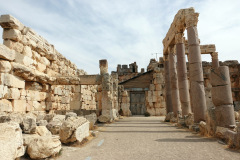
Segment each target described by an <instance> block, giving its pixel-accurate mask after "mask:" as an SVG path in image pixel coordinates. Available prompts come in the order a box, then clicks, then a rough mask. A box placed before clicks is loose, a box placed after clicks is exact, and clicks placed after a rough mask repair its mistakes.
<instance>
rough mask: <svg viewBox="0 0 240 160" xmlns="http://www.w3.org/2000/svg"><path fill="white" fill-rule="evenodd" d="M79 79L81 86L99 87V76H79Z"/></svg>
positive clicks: (100, 81)
mask: <svg viewBox="0 0 240 160" xmlns="http://www.w3.org/2000/svg"><path fill="white" fill-rule="evenodd" d="M79 77H80V79H81V80H80V84H81V85H99V84H101V83H102V76H101V75H81V76H79Z"/></svg>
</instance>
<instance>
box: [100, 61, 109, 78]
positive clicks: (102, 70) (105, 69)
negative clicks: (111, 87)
mask: <svg viewBox="0 0 240 160" xmlns="http://www.w3.org/2000/svg"><path fill="white" fill-rule="evenodd" d="M99 68H100V74H101V75H103V74H105V73H108V62H107V60H106V59H102V60H99Z"/></svg>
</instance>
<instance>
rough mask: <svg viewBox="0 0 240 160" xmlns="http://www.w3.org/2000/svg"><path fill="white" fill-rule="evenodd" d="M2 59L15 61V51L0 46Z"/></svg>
mask: <svg viewBox="0 0 240 160" xmlns="http://www.w3.org/2000/svg"><path fill="white" fill-rule="evenodd" d="M0 58H1V59H5V60H9V61H13V60H14V59H15V51H13V50H10V49H9V48H8V47H6V46H5V45H2V44H0Z"/></svg>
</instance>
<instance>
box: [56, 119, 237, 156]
mask: <svg viewBox="0 0 240 160" xmlns="http://www.w3.org/2000/svg"><path fill="white" fill-rule="evenodd" d="M163 119H164V117H129V118H124V119H121V120H119V121H118V122H115V123H112V124H107V125H106V126H105V127H104V128H103V129H102V131H100V133H99V135H98V137H97V138H95V139H93V140H92V141H91V142H89V143H88V144H87V145H86V146H84V147H81V148H76V147H75V148H73V147H63V154H62V156H60V157H59V158H58V159H59V160H60V159H62V160H75V159H76V160H210V159H211V160H240V152H237V151H234V150H230V149H228V148H227V146H226V145H222V144H220V143H218V141H217V140H216V139H212V138H204V137H201V136H199V135H196V134H194V133H193V132H189V131H187V130H185V129H178V128H177V127H175V126H173V125H172V124H169V123H165V122H163Z"/></svg>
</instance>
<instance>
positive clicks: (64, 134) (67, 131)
mask: <svg viewBox="0 0 240 160" xmlns="http://www.w3.org/2000/svg"><path fill="white" fill-rule="evenodd" d="M59 136H60V140H61V142H62V143H70V142H75V141H78V142H81V141H82V140H83V139H84V138H86V137H88V136H89V122H88V121H87V119H86V118H83V117H69V118H68V119H67V120H65V121H64V122H63V124H62V127H61V129H60V132H59Z"/></svg>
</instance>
